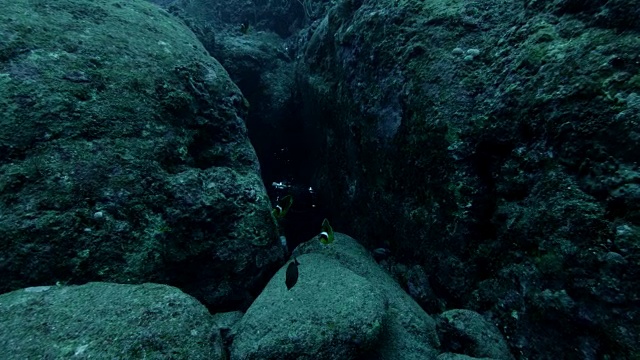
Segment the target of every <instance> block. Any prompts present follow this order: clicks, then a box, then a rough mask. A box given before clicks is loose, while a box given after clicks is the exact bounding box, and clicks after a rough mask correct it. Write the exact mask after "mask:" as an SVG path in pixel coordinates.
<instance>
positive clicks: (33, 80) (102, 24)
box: [0, 0, 283, 309]
mask: <svg viewBox="0 0 640 360" xmlns="http://www.w3.org/2000/svg"><path fill="white" fill-rule="evenodd" d="M0 39H2V40H0V154H2V156H1V157H0V233H1V234H2V241H1V242H0V272H1V273H2V274H3V281H2V283H0V292H3V291H9V290H12V289H16V288H20V287H24V286H29V285H40V284H43V283H54V282H56V281H61V282H71V283H81V282H86V281H91V280H109V281H117V282H144V281H157V282H163V283H169V284H175V285H177V286H179V287H180V288H181V289H183V290H185V291H187V292H189V293H190V294H193V295H196V296H197V297H198V298H199V299H200V300H202V301H203V302H204V303H206V304H207V305H209V306H212V307H217V308H220V309H229V308H238V307H242V306H248V304H249V303H250V301H251V300H252V299H253V296H252V294H254V293H255V292H257V291H256V288H259V287H261V286H262V285H263V284H264V283H265V282H266V279H267V277H268V276H269V275H270V272H272V271H273V270H274V267H276V268H277V266H279V263H280V262H281V260H282V258H283V253H282V251H281V250H280V247H279V245H276V244H277V235H276V227H275V223H274V221H273V219H272V217H271V215H270V204H269V201H268V198H267V196H266V192H265V189H264V186H263V184H262V181H261V179H260V174H259V165H258V162H257V158H256V155H255V153H254V150H253V148H252V146H251V144H250V143H249V141H248V138H247V134H246V128H245V124H244V121H243V117H244V116H245V114H246V101H245V99H244V98H243V96H242V94H241V93H240V91H239V90H238V88H237V87H236V86H235V84H233V82H232V81H231V80H230V79H229V76H228V75H227V72H226V71H225V70H224V69H223V68H222V66H221V65H220V64H219V63H218V62H217V61H216V60H215V59H213V58H211V57H210V56H209V55H208V53H207V51H206V50H205V49H204V48H203V46H202V45H201V44H200V43H199V42H198V40H197V39H196V37H195V36H194V35H193V33H191V31H190V30H188V29H187V28H186V27H185V26H184V25H183V24H182V23H181V22H180V21H178V20H176V19H175V18H173V17H172V16H171V15H170V14H168V13H167V12H165V11H163V10H161V9H160V8H158V7H156V6H155V5H153V4H150V3H147V2H144V1H126V2H122V1H116V0H99V1H83V0H61V1H55V2H50V1H40V0H38V1H26V0H17V1H2V2H0Z"/></svg>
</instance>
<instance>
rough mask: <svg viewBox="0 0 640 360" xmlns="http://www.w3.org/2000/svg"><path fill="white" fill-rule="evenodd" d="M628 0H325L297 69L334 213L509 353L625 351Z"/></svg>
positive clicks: (635, 217) (632, 69) (631, 103)
mask: <svg viewBox="0 0 640 360" xmlns="http://www.w3.org/2000/svg"><path fill="white" fill-rule="evenodd" d="M637 14H638V6H637V1H626V0H619V1H607V2H602V1H595V2H586V3H585V2H576V1H563V0H549V1H525V2H514V1H499V0H498V1H496V0H479V1H441V0H434V1H421V0H400V1H395V0H393V1H391V0H390V1H386V0H383V1H368V0H364V1H358V0H345V1H339V2H338V3H337V4H336V5H335V6H334V7H333V8H332V9H331V10H330V11H329V12H328V14H327V16H326V17H325V18H324V19H323V20H322V22H321V23H319V24H317V27H315V28H314V31H313V35H312V36H311V37H310V38H309V41H308V43H307V47H306V52H305V53H304V56H303V58H302V60H301V61H300V62H299V70H300V71H299V76H298V78H297V79H298V80H299V83H298V84H299V85H300V89H299V90H300V93H301V94H302V97H303V104H304V109H303V113H304V119H305V120H306V121H307V122H308V128H311V129H314V131H313V132H310V134H309V135H310V138H309V139H308V143H309V144H312V146H310V149H312V150H314V151H315V154H314V155H313V158H316V159H318V160H317V162H316V163H315V166H316V167H315V175H314V176H313V180H314V183H313V187H314V189H317V191H318V194H319V197H320V198H321V199H323V200H324V201H325V202H326V203H329V204H332V208H331V216H332V218H330V220H331V222H332V225H334V227H335V228H336V229H338V230H340V231H343V232H346V233H349V234H351V235H352V236H354V237H356V238H358V239H360V240H361V241H362V242H363V243H365V244H366V245H367V246H368V247H369V248H376V247H381V246H383V245H386V246H388V247H389V248H390V249H391V250H392V253H393V255H394V256H396V257H397V259H398V260H399V261H401V262H404V263H408V264H411V265H413V264H419V265H420V266H422V267H424V270H425V273H426V274H428V279H429V285H430V287H431V288H432V289H433V290H434V293H435V294H436V295H437V296H438V297H439V298H440V299H443V300H444V301H445V302H446V304H445V307H446V308H449V309H450V308H468V309H473V310H475V311H478V312H481V313H483V314H491V316H492V317H493V319H495V321H496V323H497V324H498V328H499V329H500V330H501V331H503V332H504V333H505V335H506V338H507V342H508V345H509V346H510V349H511V351H512V352H513V353H518V354H522V356H523V357H527V358H550V357H553V356H557V354H568V355H566V356H571V357H576V358H598V357H612V358H616V357H620V358H637V357H638V356H639V355H638V350H637V346H636V344H637V343H639V342H640V335H639V334H640V327H639V325H638V324H639V322H638V321H637V319H638V318H640V311H639V309H638V306H637V299H638V298H640V292H639V290H638V289H640V282H639V280H638V279H640V276H639V275H640V266H639V265H638V262H637V261H634V260H633V259H637V258H638V257H640V246H638V239H639V238H640V230H639V229H640V216H639V214H640V205H639V204H640V203H639V202H638V201H637V199H638V198H640V195H639V194H640V186H639V185H638V183H639V181H638V179H639V178H640V167H639V166H638V164H637V160H638V155H637V154H638V153H640V142H638V138H639V135H638V119H639V114H640V96H639V95H638V94H640V75H638V65H637V64H638V55H637V54H638V49H640V38H639V37H638V33H637V31H638V24H640V22H638V21H637V18H638V17H637ZM631 19H634V20H633V21H631ZM385 242H386V243H387V244H385ZM405 278H406V276H405ZM612 324H616V325H615V326H613V325H612ZM576 329H579V331H578V333H577V334H576Z"/></svg>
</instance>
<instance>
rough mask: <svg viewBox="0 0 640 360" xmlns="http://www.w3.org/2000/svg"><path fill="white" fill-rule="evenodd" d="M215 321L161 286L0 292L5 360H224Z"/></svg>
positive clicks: (187, 299) (192, 302)
mask: <svg viewBox="0 0 640 360" xmlns="http://www.w3.org/2000/svg"><path fill="white" fill-rule="evenodd" d="M213 327H214V323H213V319H212V317H211V315H210V314H209V313H208V311H207V309H206V308H205V307H204V306H203V305H202V304H200V303H199V302H198V301H197V300H196V299H194V298H193V297H191V296H189V295H187V294H185V293H183V292H181V291H180V290H178V289H176V288H173V287H170V286H166V285H159V284H150V283H149V284H142V285H121V284H110V283H89V284H86V285H81V286H56V285H54V286H39V287H31V288H25V289H21V290H16V291H12V292H9V293H6V294H2V295H0V358H2V359H4V360H13V359H16V360H19V359H69V358H77V359H143V358H146V359H168V358H171V359H185V360H187V359H189V360H195V359H222V357H214V353H213V350H212V348H213V347H212V343H211V334H212V329H213Z"/></svg>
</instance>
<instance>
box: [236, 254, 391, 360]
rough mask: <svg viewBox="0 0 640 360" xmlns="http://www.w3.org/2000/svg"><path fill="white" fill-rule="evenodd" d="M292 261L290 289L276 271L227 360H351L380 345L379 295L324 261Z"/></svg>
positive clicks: (312, 257) (309, 257) (382, 303)
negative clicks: (293, 278)
mask: <svg viewBox="0 0 640 360" xmlns="http://www.w3.org/2000/svg"><path fill="white" fill-rule="evenodd" d="M297 260H298V262H299V265H298V271H299V278H298V281H297V282H296V284H295V285H294V286H293V287H292V288H291V289H290V290H287V286H286V285H285V268H283V269H281V270H280V271H279V272H278V273H277V274H276V275H275V276H274V277H273V278H272V279H271V281H270V282H269V284H268V285H267V287H266V288H265V289H264V291H263V292H262V294H260V296H258V298H257V299H256V301H255V302H254V303H253V304H252V305H251V307H249V309H248V310H247V312H246V314H245V315H244V316H243V318H242V320H241V321H240V323H239V324H238V326H237V327H236V328H235V329H234V332H235V333H236V336H235V338H234V340H233V346H232V348H231V359H264V360H268V359H309V360H311V359H318V360H323V359H335V360H338V359H344V360H347V359H356V358H358V357H359V356H362V355H363V354H366V353H367V352H369V351H370V350H371V348H372V347H373V346H374V345H375V344H376V343H377V342H378V341H379V340H380V337H381V335H382V328H383V327H384V326H385V325H384V317H385V313H386V306H387V304H386V299H385V296H384V295H383V294H382V292H381V291H380V289H378V288H376V286H375V285H374V284H372V283H371V282H370V281H368V280H367V279H365V278H364V277H362V276H360V275H358V274H356V273H354V272H353V271H351V270H349V269H348V268H345V267H343V266H341V264H340V263H339V262H338V261H336V260H335V259H332V258H330V257H327V256H324V255H320V254H305V255H302V256H300V257H298V258H297Z"/></svg>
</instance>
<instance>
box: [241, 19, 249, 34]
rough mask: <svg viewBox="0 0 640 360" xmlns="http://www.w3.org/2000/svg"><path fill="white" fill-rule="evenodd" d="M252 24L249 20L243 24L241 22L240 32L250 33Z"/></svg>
mask: <svg viewBox="0 0 640 360" xmlns="http://www.w3.org/2000/svg"><path fill="white" fill-rule="evenodd" d="M250 27H251V26H250V25H249V22H248V21H244V22H243V23H242V24H240V32H241V33H242V34H243V35H247V34H248V33H249V29H250Z"/></svg>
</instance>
